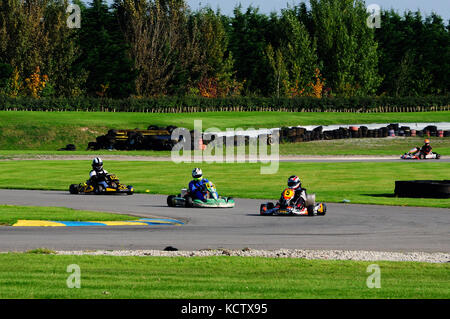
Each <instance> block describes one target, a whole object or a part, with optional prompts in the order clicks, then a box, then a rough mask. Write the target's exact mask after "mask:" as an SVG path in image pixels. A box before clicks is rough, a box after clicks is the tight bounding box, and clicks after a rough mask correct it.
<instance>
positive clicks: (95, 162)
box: [92, 157, 103, 172]
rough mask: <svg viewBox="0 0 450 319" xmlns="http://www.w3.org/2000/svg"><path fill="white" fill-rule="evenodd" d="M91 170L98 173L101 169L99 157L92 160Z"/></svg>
mask: <svg viewBox="0 0 450 319" xmlns="http://www.w3.org/2000/svg"><path fill="white" fill-rule="evenodd" d="M92 168H93V169H94V170H95V171H96V172H99V171H101V170H102V169H103V161H102V159H101V158H100V157H96V158H94V159H93V160H92Z"/></svg>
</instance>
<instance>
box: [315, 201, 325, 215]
mask: <svg viewBox="0 0 450 319" xmlns="http://www.w3.org/2000/svg"><path fill="white" fill-rule="evenodd" d="M320 205H322V207H319V210H318V211H317V216H325V214H326V213H327V205H325V204H324V203H321V204H320Z"/></svg>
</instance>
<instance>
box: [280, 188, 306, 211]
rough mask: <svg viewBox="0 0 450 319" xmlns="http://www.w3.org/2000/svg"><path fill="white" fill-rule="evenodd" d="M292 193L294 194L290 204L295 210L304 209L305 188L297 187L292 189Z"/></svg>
mask: <svg viewBox="0 0 450 319" xmlns="http://www.w3.org/2000/svg"><path fill="white" fill-rule="evenodd" d="M292 191H293V192H294V197H293V198H292V199H291V204H292V205H293V206H295V207H296V208H297V209H302V208H304V207H305V205H306V188H301V187H299V188H297V189H292ZM282 198H283V195H282V196H281V199H282ZM281 199H280V201H281Z"/></svg>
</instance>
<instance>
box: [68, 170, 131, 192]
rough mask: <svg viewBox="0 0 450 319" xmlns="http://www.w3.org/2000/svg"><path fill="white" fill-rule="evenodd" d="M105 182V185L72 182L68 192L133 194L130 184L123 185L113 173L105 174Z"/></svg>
mask: <svg viewBox="0 0 450 319" xmlns="http://www.w3.org/2000/svg"><path fill="white" fill-rule="evenodd" d="M105 182H106V185H107V187H105V186H104V185H102V184H98V185H91V184H90V183H88V181H87V182H86V183H80V184H72V185H70V187H69V192H70V193H71V194H96V195H106V194H127V195H133V194H134V188H133V186H131V185H127V186H125V185H123V184H121V183H120V181H119V178H118V177H117V176H116V175H114V174H107V175H106V176H105Z"/></svg>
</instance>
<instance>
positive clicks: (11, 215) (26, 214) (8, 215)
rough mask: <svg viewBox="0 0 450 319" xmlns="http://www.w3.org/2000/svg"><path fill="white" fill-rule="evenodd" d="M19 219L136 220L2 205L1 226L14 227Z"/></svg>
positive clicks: (72, 210)
mask: <svg viewBox="0 0 450 319" xmlns="http://www.w3.org/2000/svg"><path fill="white" fill-rule="evenodd" d="M19 219H25V220H53V221H119V220H136V219H138V218H137V217H133V216H130V215H121V214H111V213H99V212H92V211H84V210H75V209H71V208H64V207H35V206H12V205H0V225H13V224H15V223H16V222H17V221H18V220H19Z"/></svg>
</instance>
